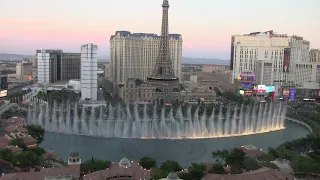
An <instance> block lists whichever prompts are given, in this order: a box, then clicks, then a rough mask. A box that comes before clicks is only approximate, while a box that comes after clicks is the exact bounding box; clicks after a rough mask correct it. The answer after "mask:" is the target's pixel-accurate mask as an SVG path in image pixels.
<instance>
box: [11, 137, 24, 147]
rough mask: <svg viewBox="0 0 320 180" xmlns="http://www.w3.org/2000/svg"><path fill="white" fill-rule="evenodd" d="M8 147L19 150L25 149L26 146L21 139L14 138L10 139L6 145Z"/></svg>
mask: <svg viewBox="0 0 320 180" xmlns="http://www.w3.org/2000/svg"><path fill="white" fill-rule="evenodd" d="M8 145H9V146H18V147H19V148H22V149H24V148H26V145H25V144H24V141H23V139H21V138H15V139H11V140H10V141H9V143H8Z"/></svg>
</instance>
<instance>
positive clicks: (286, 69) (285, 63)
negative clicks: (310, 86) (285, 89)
mask: <svg viewBox="0 0 320 180" xmlns="http://www.w3.org/2000/svg"><path fill="white" fill-rule="evenodd" d="M290 53H291V49H290V48H284V51H283V72H284V73H289V67H290Z"/></svg>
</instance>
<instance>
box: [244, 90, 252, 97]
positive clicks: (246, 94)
mask: <svg viewBox="0 0 320 180" xmlns="http://www.w3.org/2000/svg"><path fill="white" fill-rule="evenodd" d="M244 96H252V91H251V90H246V91H244Z"/></svg>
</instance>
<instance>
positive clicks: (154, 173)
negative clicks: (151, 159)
mask: <svg viewBox="0 0 320 180" xmlns="http://www.w3.org/2000/svg"><path fill="white" fill-rule="evenodd" d="M167 176H168V173H167V172H165V171H163V170H161V169H159V168H157V167H154V168H152V169H151V179H162V178H165V177H167Z"/></svg>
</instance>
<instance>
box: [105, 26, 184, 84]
mask: <svg viewBox="0 0 320 180" xmlns="http://www.w3.org/2000/svg"><path fill="white" fill-rule="evenodd" d="M159 47H160V36H158V35H156V34H146V33H130V32H128V31H117V32H116V33H115V35H112V36H111V38H110V64H109V80H110V81H112V82H113V83H114V84H124V83H126V82H127V80H128V79H129V78H136V79H142V80H146V79H147V77H149V76H150V75H151V73H152V72H153V70H154V68H155V62H156V59H157V57H158V55H159V53H158V51H159ZM169 51H170V52H169V53H170V58H171V60H172V62H173V68H174V73H175V75H176V76H177V77H178V78H179V79H180V76H181V62H182V37H181V35H179V34H170V35H169Z"/></svg>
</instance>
